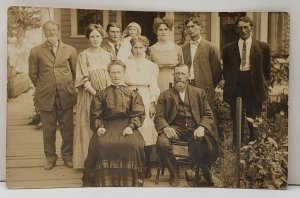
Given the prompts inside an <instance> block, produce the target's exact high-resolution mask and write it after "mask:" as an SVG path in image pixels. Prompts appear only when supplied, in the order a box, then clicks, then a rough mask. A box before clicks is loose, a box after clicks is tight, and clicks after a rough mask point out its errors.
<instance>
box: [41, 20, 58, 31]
mask: <svg viewBox="0 0 300 198" xmlns="http://www.w3.org/2000/svg"><path fill="white" fill-rule="evenodd" d="M47 24H51V25H56V26H57V28H58V30H60V25H59V24H58V23H57V22H55V21H53V20H50V21H47V22H45V23H44V25H43V30H44V31H45V28H46V25H47Z"/></svg>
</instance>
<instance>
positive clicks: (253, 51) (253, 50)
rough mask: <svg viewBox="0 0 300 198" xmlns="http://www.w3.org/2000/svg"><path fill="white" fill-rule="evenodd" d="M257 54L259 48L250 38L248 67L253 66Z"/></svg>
mask: <svg viewBox="0 0 300 198" xmlns="http://www.w3.org/2000/svg"><path fill="white" fill-rule="evenodd" d="M258 54H259V48H258V44H257V41H256V40H254V39H252V45H251V48H250V58H249V59H250V67H253V66H255V60H257V56H258Z"/></svg>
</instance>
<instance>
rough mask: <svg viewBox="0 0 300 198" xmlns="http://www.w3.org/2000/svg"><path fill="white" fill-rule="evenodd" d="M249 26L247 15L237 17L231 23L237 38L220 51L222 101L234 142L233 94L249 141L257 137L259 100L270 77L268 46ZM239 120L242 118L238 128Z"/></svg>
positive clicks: (260, 107)
mask: <svg viewBox="0 0 300 198" xmlns="http://www.w3.org/2000/svg"><path fill="white" fill-rule="evenodd" d="M253 26H254V25H253V21H252V20H251V19H250V18H249V17H248V16H244V17H240V18H239V19H238V20H237V21H236V23H235V28H236V32H237V34H238V36H239V40H237V41H234V42H232V43H229V44H227V45H226V46H225V47H224V48H223V51H222V58H223V77H224V80H225V85H224V101H225V102H227V103H228V104H229V105H230V111H231V117H232V121H233V141H234V144H235V143H236V138H237V137H236V133H237V132H236V124H237V123H236V119H235V117H236V99H237V97H241V98H242V100H243V102H242V103H243V105H242V109H243V112H245V114H246V117H247V120H248V126H249V131H250V138H249V140H250V141H254V140H256V139H257V132H256V129H255V127H256V124H257V122H258V120H259V117H260V115H261V111H262V103H263V101H264V100H265V99H266V96H267V80H268V79H269V78H270V70H271V58H270V50H269V46H268V44H267V43H264V42H261V41H258V40H256V39H254V38H253V37H252V30H253ZM242 114H244V113H242ZM243 122H244V117H242V129H243ZM242 138H243V131H242ZM236 146H237V145H236Z"/></svg>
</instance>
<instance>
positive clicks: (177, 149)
mask: <svg viewBox="0 0 300 198" xmlns="http://www.w3.org/2000/svg"><path fill="white" fill-rule="evenodd" d="M172 145H173V153H174V156H175V158H176V163H177V165H178V167H179V169H182V170H183V167H184V166H190V167H191V169H194V170H195V179H194V186H195V187H196V186H198V180H199V179H200V168H199V167H198V166H196V165H194V164H193V163H192V161H191V159H190V156H189V154H188V142H183V141H172ZM163 161H164V160H163V159H159V164H158V167H157V172H156V178H155V183H156V184H158V183H159V177H160V175H164V172H165V164H164V162H163Z"/></svg>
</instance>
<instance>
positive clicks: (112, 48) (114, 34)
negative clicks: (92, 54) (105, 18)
mask: <svg viewBox="0 0 300 198" xmlns="http://www.w3.org/2000/svg"><path fill="white" fill-rule="evenodd" d="M106 32H107V35H108V38H107V39H104V40H103V41H102V43H101V47H102V48H103V49H104V50H106V51H108V52H109V53H110V54H111V58H112V59H116V58H117V55H118V51H119V49H120V47H121V27H120V26H119V25H118V24H116V23H113V22H112V23H109V24H108V25H107V27H106Z"/></svg>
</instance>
